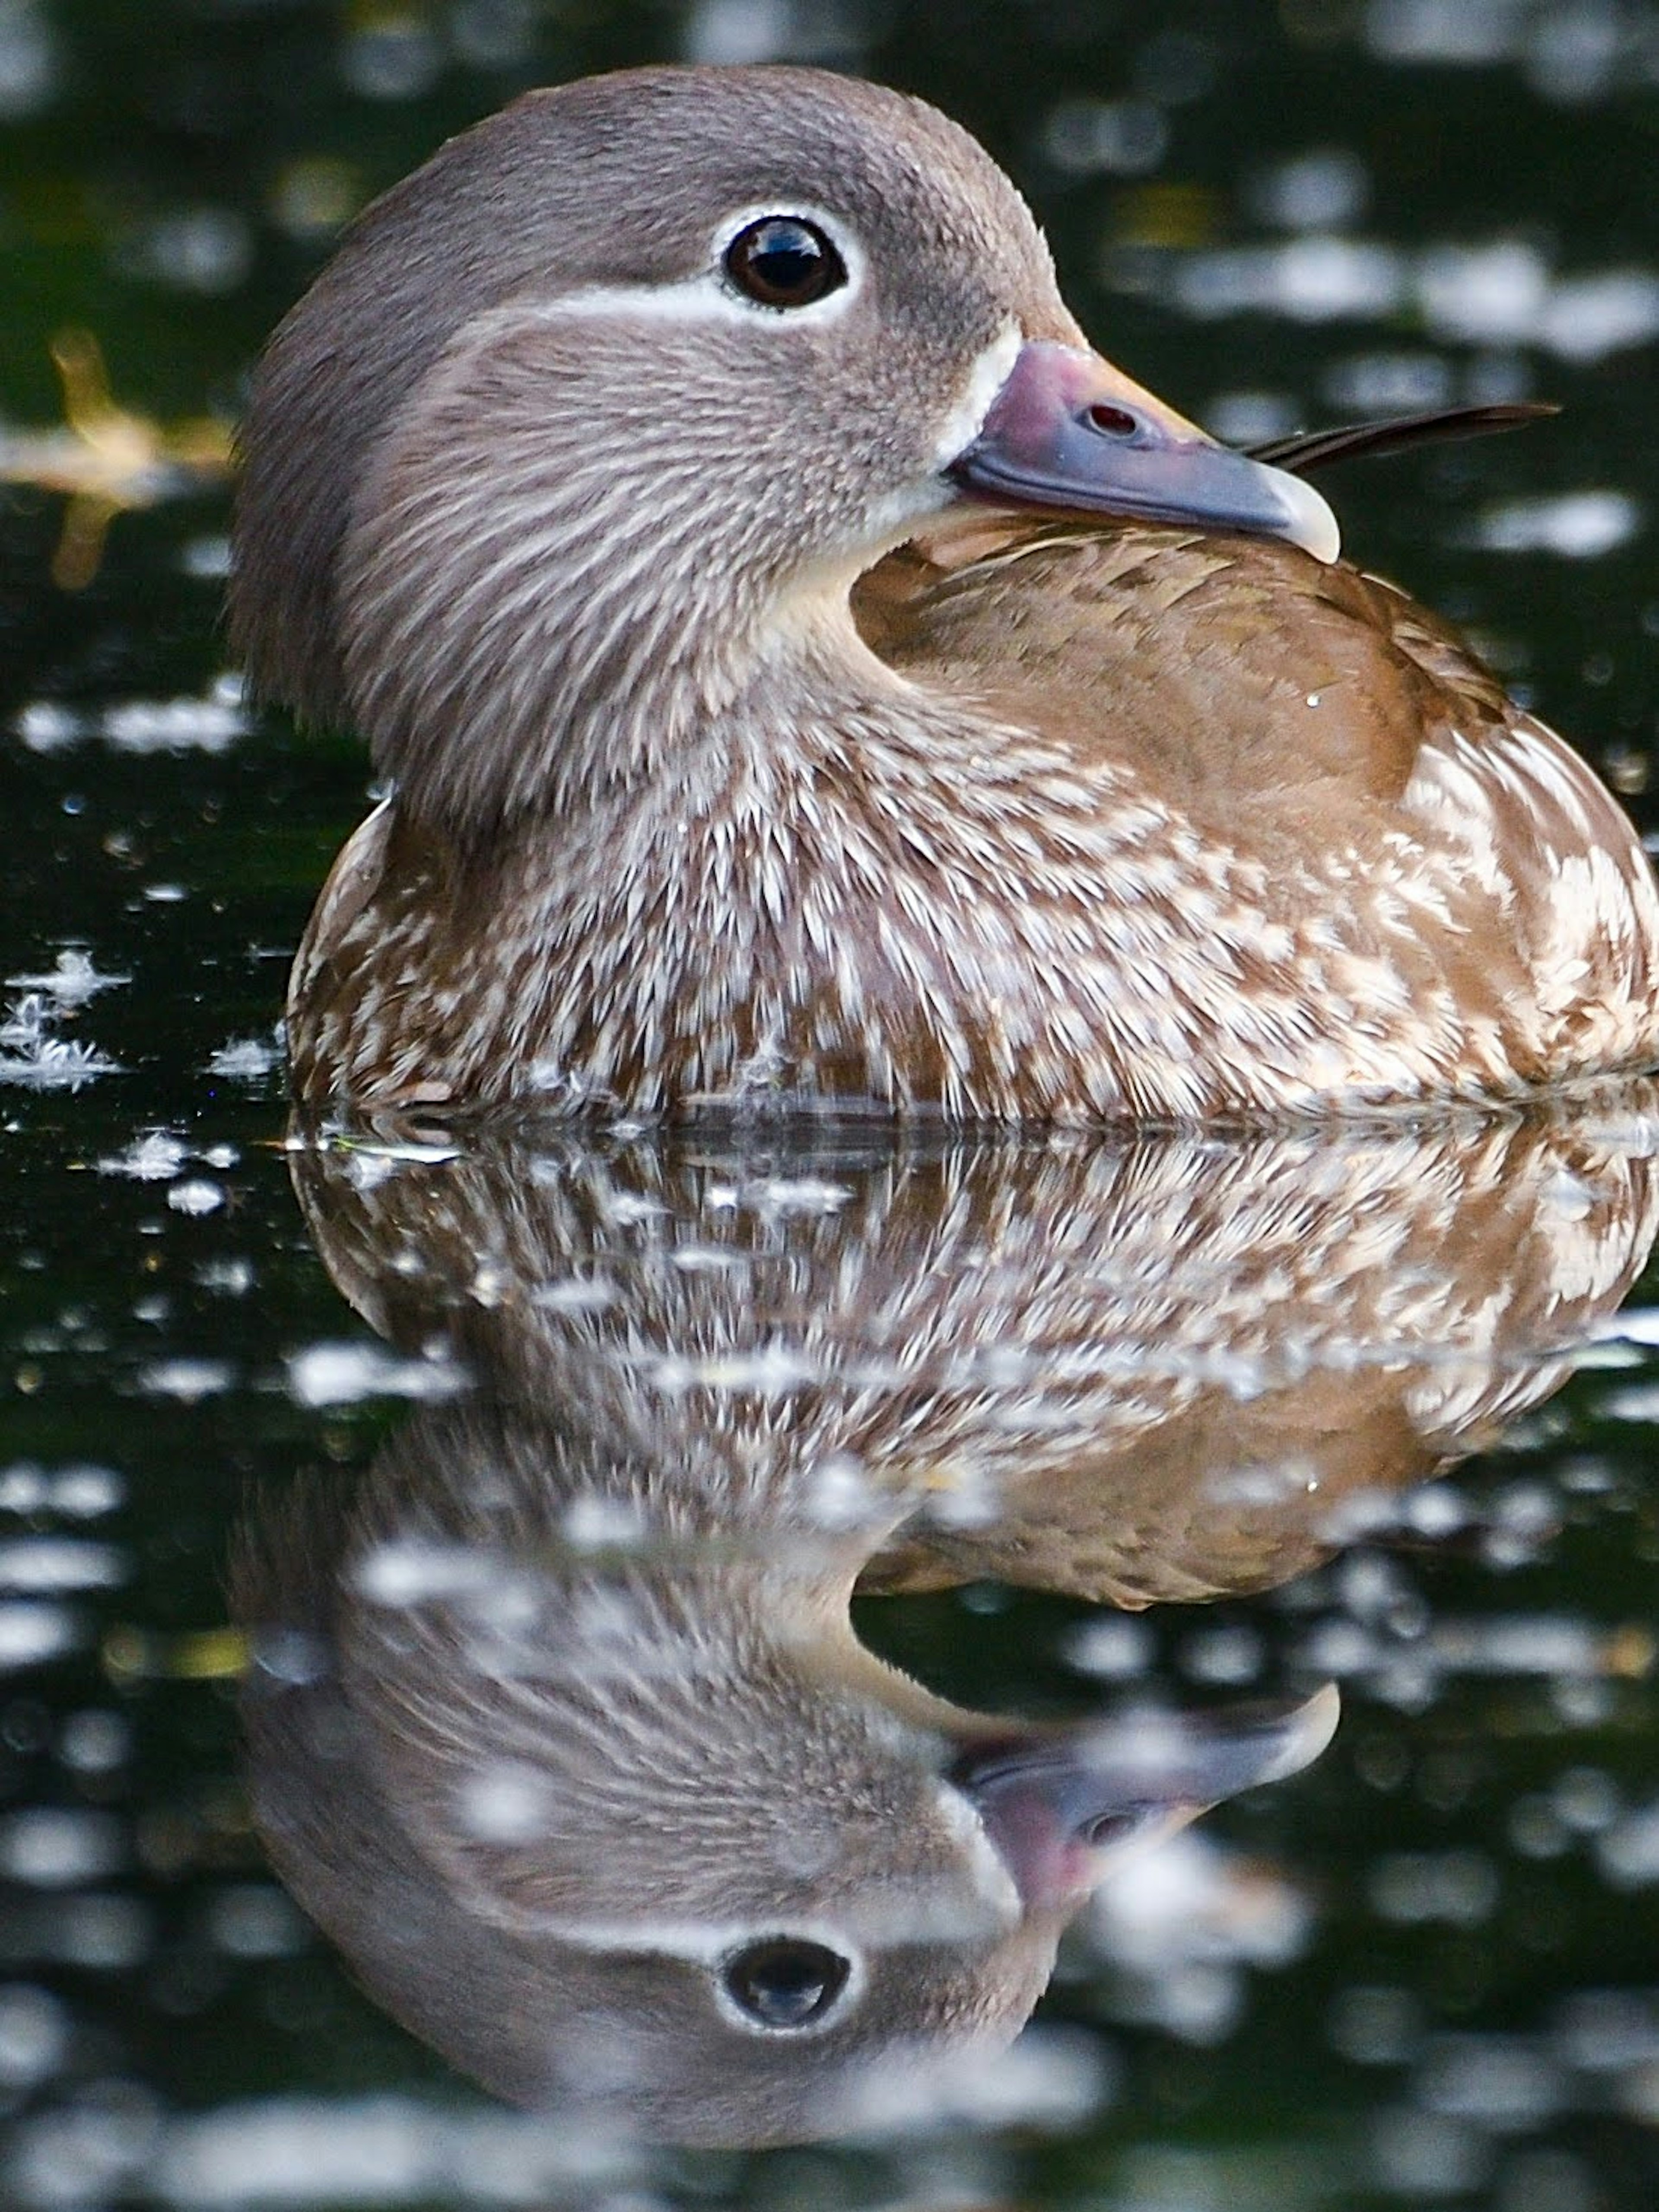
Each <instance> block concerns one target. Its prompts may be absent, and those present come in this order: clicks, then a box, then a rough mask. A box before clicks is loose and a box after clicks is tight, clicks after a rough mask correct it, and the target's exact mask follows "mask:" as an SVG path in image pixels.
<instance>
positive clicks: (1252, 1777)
mask: <svg viewBox="0 0 1659 2212" xmlns="http://www.w3.org/2000/svg"><path fill="white" fill-rule="evenodd" d="M1339 1712H1340V1700H1339V1699H1338V1697H1337V1693H1336V1690H1335V1688H1334V1686H1333V1685H1331V1684H1329V1683H1328V1684H1327V1685H1326V1686H1325V1687H1324V1688H1323V1689H1322V1690H1320V1691H1317V1692H1316V1693H1315V1694H1314V1696H1312V1697H1311V1698H1309V1699H1306V1700H1305V1701H1304V1702H1303V1703H1302V1704H1300V1705H1254V1706H1250V1705H1246V1706H1242V1707H1239V1706H1236V1707H1234V1708H1233V1709H1232V1710H1231V1711H1225V1710H1223V1711H1218V1712H1213V1713H1176V1712H1142V1713H1130V1714H1125V1715H1123V1716H1121V1717H1119V1718H1117V1719H1115V1720H1114V1721H1111V1722H1109V1723H1104V1724H1095V1725H1087V1724H1085V1725H1084V1726H1082V1727H1072V1728H1067V1729H1046V1730H1038V1729H1032V1730H1028V1731H1026V1732H1024V1734H1021V1735H1009V1736H1006V1737H1004V1738H1001V1739H1000V1740H998V1739H992V1740H990V1741H983V1742H980V1743H977V1744H974V1745H972V1746H970V1747H968V1748H966V1749H965V1750H964V1751H963V1753H962V1754H961V1756H960V1757H959V1758H958V1759H957V1762H956V1764H955V1765H954V1766H953V1767H952V1768H951V1781H952V1782H953V1783H954V1784H955V1785H956V1787H957V1789H958V1790H960V1791H961V1792H962V1793H963V1796H965V1797H966V1798H967V1799H968V1800H969V1803H970V1804H971V1805H972V1806H973V1807H974V1808H975V1811H976V1812H977V1813H978V1814H979V1816H980V1818H981V1820H982V1821H983V1823H984V1825H985V1829H986V1832H987V1835H988V1836H989V1837H990V1838H991V1841H992V1843H993V1844H994V1845H995V1847H996V1849H997V1850H998V1851H999V1853H1000V1856H1001V1858H1002V1860H1003V1863H1004V1864H1005V1865H1006V1867H1007V1869H1008V1871H1009V1872H1010V1874H1011V1875H1012V1876H1013V1879H1014V1883H1015V1886H1016V1887H1017V1888H1018V1891H1019V1893H1020V1895H1021V1896H1022V1898H1023V1899H1024V1901H1025V1903H1026V1905H1027V1906H1028V1907H1036V1908H1039V1909H1048V1910H1053V1909H1056V1908H1057V1909H1059V1910H1060V1911H1066V1910H1067V1909H1069V1908H1070V1907H1071V1906H1073V1905H1076V1904H1077V1903H1079V1901H1080V1900H1081V1899H1082V1898H1084V1897H1085V1896H1086V1895H1087V1893H1089V1891H1090V1890H1091V1889H1092V1888H1093V1887H1094V1886H1095V1884H1096V1883H1097V1881H1100V1880H1101V1878H1102V1876H1103V1875H1104V1874H1105V1873H1106V1871H1107V1870H1108V1869H1109V1867H1110V1865H1111V1864H1112V1863H1114V1862H1115V1861H1117V1860H1120V1859H1121V1858H1122V1857H1124V1856H1125V1855H1126V1854H1127V1852H1129V1851H1131V1850H1136V1849H1139V1848H1141V1847H1144V1846H1145V1845H1146V1844H1150V1843H1152V1842H1155V1841H1156V1840H1157V1839H1158V1838H1159V1837H1162V1836H1166V1835H1168V1834H1170V1832H1171V1831H1172V1830H1174V1829H1176V1828H1179V1827H1181V1826H1184V1824H1185V1823H1186V1822H1187V1821H1188V1820H1192V1819H1193V1818H1194V1815H1195V1814H1199V1813H1201V1812H1203V1811H1204V1810H1205V1809H1206V1808H1207V1807H1209V1806H1211V1805H1218V1804H1219V1803H1220V1802H1221V1801H1222V1799H1223V1798H1225V1797H1236V1796H1237V1795H1238V1794H1239V1792H1240V1791H1241V1790H1254V1789H1257V1788H1259V1787H1260V1786H1261V1784H1263V1783H1267V1782H1282V1781H1283V1780H1284V1779H1285V1777H1286V1776H1287V1775H1291V1774H1297V1773H1299V1772H1300V1771H1301V1770H1302V1769H1303V1768H1304V1766H1307V1765H1310V1764H1311V1762H1312V1761H1313V1760H1314V1759H1317V1758H1318V1756H1319V1754H1320V1753H1321V1752H1322V1751H1323V1750H1324V1748H1325V1747H1326V1745H1327V1744H1328V1743H1329V1741H1330V1740H1331V1737H1332V1736H1333V1735H1334V1733H1335V1730H1336V1723H1337V1717H1338V1714H1339Z"/></svg>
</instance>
